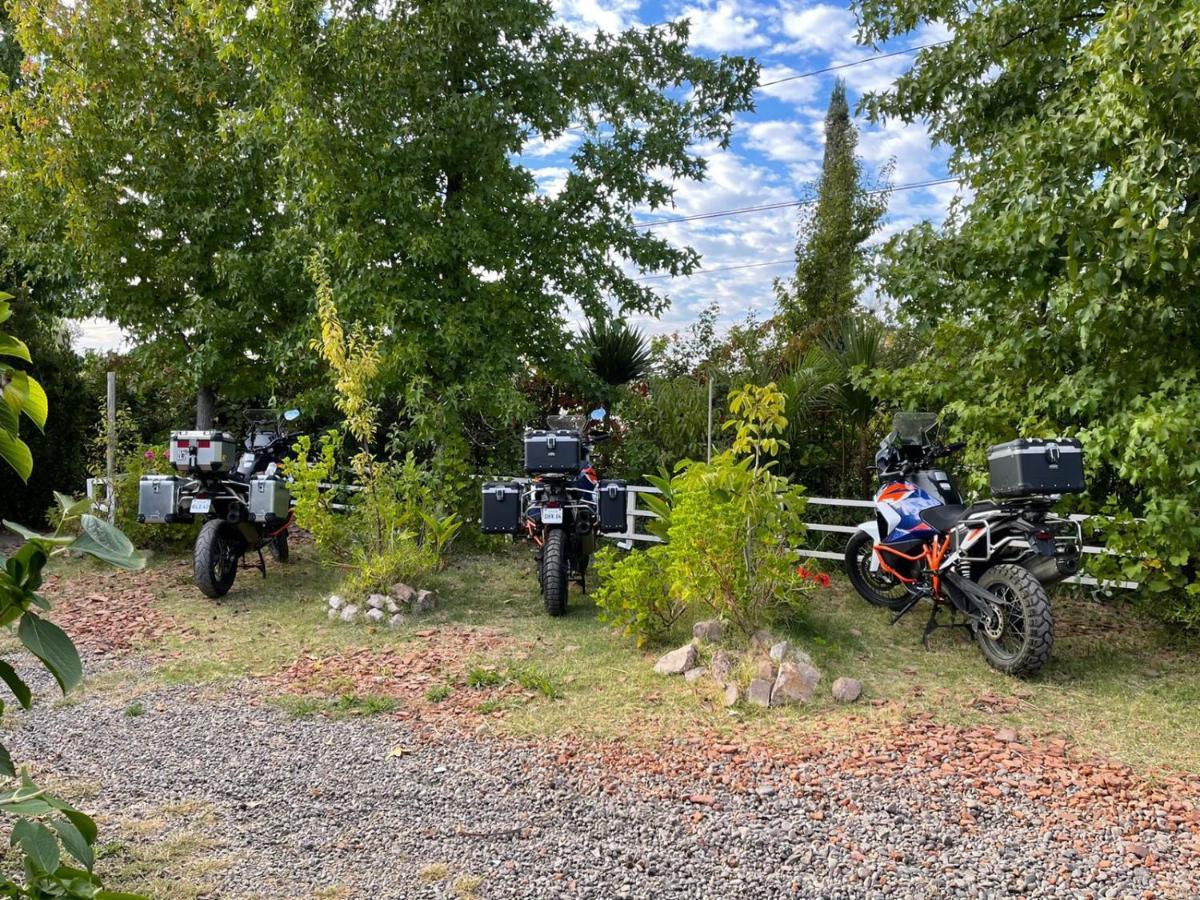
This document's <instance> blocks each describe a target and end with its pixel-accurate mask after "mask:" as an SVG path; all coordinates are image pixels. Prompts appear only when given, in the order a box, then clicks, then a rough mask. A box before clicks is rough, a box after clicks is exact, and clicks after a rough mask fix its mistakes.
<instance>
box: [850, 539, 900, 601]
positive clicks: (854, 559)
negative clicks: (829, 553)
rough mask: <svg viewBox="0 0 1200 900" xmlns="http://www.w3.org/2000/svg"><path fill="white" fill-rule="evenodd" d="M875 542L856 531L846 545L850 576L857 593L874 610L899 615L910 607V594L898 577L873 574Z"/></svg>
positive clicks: (880, 573)
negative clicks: (872, 559)
mask: <svg viewBox="0 0 1200 900" xmlns="http://www.w3.org/2000/svg"><path fill="white" fill-rule="evenodd" d="M874 552H875V541H874V540H873V539H872V538H871V536H870V535H869V534H867V533H866V532H865V531H856V532H855V533H854V536H853V537H851V538H850V542H849V543H848V544H846V575H847V577H848V578H849V579H850V583H851V584H852V585H854V589H855V590H856V591H858V593H859V594H860V595H861V596H862V598H863V599H864V600H866V601H867V602H868V603H870V604H871V605H872V606H882V607H884V608H886V609H890V610H894V611H898V610H901V609H903V608H904V607H906V606H907V605H908V604H909V595H908V591H907V590H906V589H905V587H904V585H903V584H901V583H900V582H899V581H897V580H896V578H895V576H893V575H890V574H888V573H887V572H884V571H883V570H882V569H881V570H879V571H877V572H872V571H871V557H872V556H873V555H874Z"/></svg>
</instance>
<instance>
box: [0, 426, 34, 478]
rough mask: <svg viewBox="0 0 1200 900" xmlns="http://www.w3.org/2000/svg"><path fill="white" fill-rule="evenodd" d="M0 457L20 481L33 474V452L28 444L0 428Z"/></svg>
mask: <svg viewBox="0 0 1200 900" xmlns="http://www.w3.org/2000/svg"><path fill="white" fill-rule="evenodd" d="M0 459H3V460H4V461H5V462H6V463H8V464H9V465H10V466H12V467H13V469H14V470H15V471H16V473H17V474H18V475H19V476H21V480H22V481H28V480H29V476H30V475H32V474H33V454H32V453H30V452H29V447H28V445H26V443H25V442H24V441H23V440H21V439H20V438H19V437H17V436H16V435H15V434H11V433H9V432H8V431H6V430H4V429H0Z"/></svg>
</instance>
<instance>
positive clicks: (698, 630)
mask: <svg viewBox="0 0 1200 900" xmlns="http://www.w3.org/2000/svg"><path fill="white" fill-rule="evenodd" d="M692 637H693V638H695V639H696V640H697V641H699V642H700V643H702V644H719V643H721V641H723V640H725V623H724V622H722V621H721V620H720V619H705V620H704V621H703V622H697V623H696V624H695V625H693V626H692Z"/></svg>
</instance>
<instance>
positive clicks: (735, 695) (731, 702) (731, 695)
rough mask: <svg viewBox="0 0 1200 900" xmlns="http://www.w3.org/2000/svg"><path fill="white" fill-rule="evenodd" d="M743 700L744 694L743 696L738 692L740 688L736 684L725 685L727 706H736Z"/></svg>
mask: <svg viewBox="0 0 1200 900" xmlns="http://www.w3.org/2000/svg"><path fill="white" fill-rule="evenodd" d="M741 699H742V694H741V691H739V690H738V686H737V685H736V684H733V683H732V682H730V683H729V684H727V685H725V705H726V706H736V705H737V702H738V701H739V700H741Z"/></svg>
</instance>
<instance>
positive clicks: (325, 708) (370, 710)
mask: <svg viewBox="0 0 1200 900" xmlns="http://www.w3.org/2000/svg"><path fill="white" fill-rule="evenodd" d="M270 702H271V703H273V704H275V705H276V706H278V707H280V708H281V709H283V710H284V711H285V712H286V713H287V714H288V715H290V716H291V717H292V718H295V719H304V718H308V717H310V716H328V717H329V718H331V719H347V718H351V717H364V716H377V715H381V714H383V713H389V712H392V711H394V710H395V709H396V707H397V706H399V701H398V700H397V699H396V698H395V697H384V696H375V695H370V694H343V695H342V696H340V697H336V698H333V699H330V698H327V697H312V696H299V695H295V694H283V695H281V696H278V697H272V698H271V699H270Z"/></svg>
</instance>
